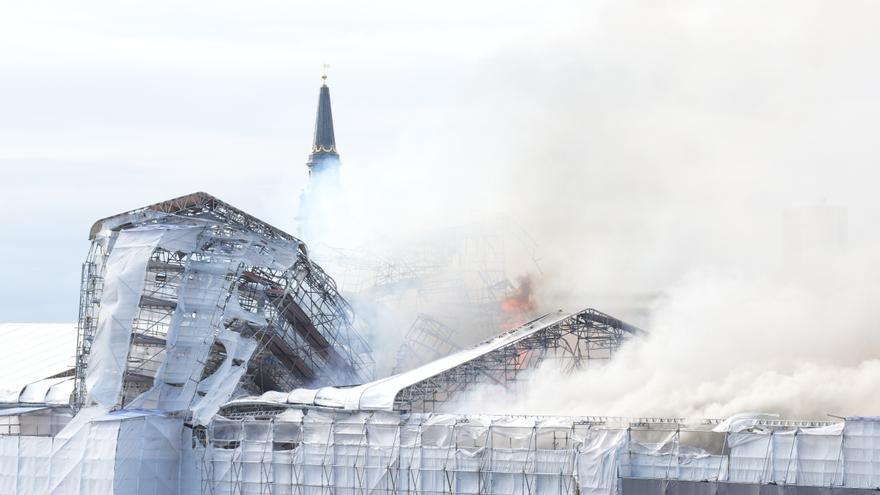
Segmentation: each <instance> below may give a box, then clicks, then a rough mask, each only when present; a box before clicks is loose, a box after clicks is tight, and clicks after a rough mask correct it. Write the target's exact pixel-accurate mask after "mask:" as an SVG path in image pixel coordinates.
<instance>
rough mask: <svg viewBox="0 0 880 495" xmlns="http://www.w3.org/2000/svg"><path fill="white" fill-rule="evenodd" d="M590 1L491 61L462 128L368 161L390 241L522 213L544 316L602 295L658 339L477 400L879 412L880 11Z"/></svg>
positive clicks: (636, 410) (573, 409) (361, 174)
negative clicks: (876, 188)
mask: <svg viewBox="0 0 880 495" xmlns="http://www.w3.org/2000/svg"><path fill="white" fill-rule="evenodd" d="M568 7H569V8H570V9H571V10H570V12H571V16H570V17H569V18H568V19H567V20H566V21H565V22H564V23H563V24H562V25H560V26H559V29H558V31H557V32H555V33H554V34H553V35H545V36H541V37H536V38H528V41H519V42H517V41H511V42H510V43H508V44H506V45H504V46H503V47H501V48H499V49H498V50H496V51H495V52H493V53H492V54H491V55H489V56H487V58H486V63H485V68H484V69H482V72H479V74H478V78H479V80H480V81H481V82H482V83H481V84H480V85H479V86H477V87H474V88H472V89H471V90H470V94H464V93H461V94H459V95H457V96H459V97H460V98H461V100H460V101H459V102H458V104H456V105H451V106H450V108H449V110H448V115H445V116H444V118H445V120H446V121H448V122H455V126H454V127H455V133H454V136H453V137H450V134H444V135H443V139H442V140H441V139H440V138H438V137H437V136H436V135H433V136H419V135H418V133H417V132H416V131H413V134H412V135H408V137H409V138H411V139H412V140H411V141H410V142H409V144H408V145H404V146H402V147H399V148H398V153H401V152H402V153H401V154H402V155H403V156H405V157H407V158H406V159H401V158H400V156H398V157H397V158H396V159H395V160H391V164H392V165H393V164H396V165H397V167H393V166H392V167H391V168H389V162H385V163H383V164H382V167H383V174H381V175H371V174H373V173H375V172H376V170H375V169H372V170H371V168H370V167H369V166H368V167H362V168H360V169H357V170H355V169H354V168H352V170H351V174H350V175H349V177H350V178H353V180H352V183H355V184H360V185H361V186H363V187H364V190H363V191H365V194H364V200H363V201H362V202H361V201H359V202H358V204H361V205H365V206H364V208H365V211H362V213H363V214H364V215H365V216H366V220H362V221H360V222H359V225H360V226H361V227H363V226H364V225H371V226H372V227H371V228H368V229H366V230H367V231H368V232H371V233H372V234H371V235H373V236H376V235H378V234H377V233H379V232H395V233H396V234H398V235H400V234H401V233H412V232H417V231H422V230H424V229H426V228H428V226H436V225H450V224H455V223H456V222H463V221H466V220H467V219H472V218H474V217H492V216H499V215H500V216H501V217H505V218H510V219H515V220H516V222H518V224H520V225H522V226H523V227H524V229H525V230H526V231H527V232H529V234H530V235H531V237H532V238H534V239H535V240H536V243H537V245H538V249H537V258H538V260H537V265H538V266H539V267H540V269H539V270H536V269H535V266H534V265H533V264H532V261H533V260H528V259H526V258H524V257H520V258H517V257H516V256H511V255H508V256H507V260H506V261H507V267H508V272H509V273H510V275H511V276H515V275H518V274H525V273H529V274H531V276H532V277H533V279H534V285H533V289H534V293H532V294H530V302H529V304H534V305H535V311H536V312H541V311H552V310H556V309H558V308H565V309H568V310H571V311H574V310H577V309H580V308H583V307H596V308H597V309H600V310H603V311H605V312H608V313H611V314H614V315H615V316H619V317H621V318H623V319H625V320H629V321H632V322H633V323H636V324H638V325H640V326H643V327H645V328H646V329H647V330H648V331H649V332H650V335H649V336H648V337H647V338H645V339H644V340H640V341H638V342H633V343H632V344H631V345H628V346H627V347H626V348H625V349H624V350H623V351H622V352H621V353H620V354H619V355H618V356H617V358H616V359H615V360H614V361H613V362H612V363H610V364H609V365H608V366H606V367H603V368H599V369H590V370H589V371H586V372H583V373H579V374H576V375H574V376H570V377H563V376H561V375H560V373H559V372H558V371H557V370H555V369H554V368H553V367H552V365H550V364H548V365H547V366H545V367H543V368H542V369H541V370H539V371H538V372H536V373H535V375H534V377H533V378H532V379H531V380H530V381H529V382H528V383H527V385H526V388H525V389H523V390H517V391H516V392H515V393H513V394H504V393H502V392H499V391H493V393H486V391H485V390H481V391H478V393H476V394H474V397H472V398H471V400H468V401H465V402H464V403H462V404H459V405H458V406H459V407H462V408H468V409H470V410H474V409H477V408H479V410H487V411H491V412H499V413H502V412H522V413H545V414H609V415H675V416H691V415H694V416H726V415H729V414H733V413H736V412H742V411H748V410H768V411H772V412H780V413H782V414H785V415H787V416H799V417H823V416H824V415H825V414H826V413H838V414H872V413H878V412H880V411H878V406H880V404H878V402H880V401H878V400H877V399H875V398H873V395H872V393H871V386H872V377H874V376H876V372H877V371H878V370H880V361H877V358H878V357H880V356H878V351H880V341H878V338H877V337H876V334H877V332H876V324H875V323H874V322H875V320H876V318H875V312H876V310H875V307H876V303H875V299H876V295H877V294H880V292H878V289H880V288H878V287H877V280H880V277H878V275H880V260H878V259H877V257H876V256H874V255H873V254H872V253H873V252H875V251H876V248H877V247H878V236H877V231H876V229H873V228H872V225H874V224H875V223H876V221H877V220H878V219H880V205H878V204H876V201H875V200H874V193H873V191H872V188H873V184H874V183H875V182H876V180H877V179H878V173H877V171H876V164H877V154H876V151H875V150H874V149H873V146H872V145H871V144H870V143H871V141H872V139H873V138H872V135H873V134H872V132H873V129H876V128H877V124H880V99H878V98H877V96H876V90H875V89H874V88H875V87H877V83H880V72H878V69H877V68H876V64H870V63H867V61H868V60H870V59H871V57H872V53H871V52H872V47H874V46H878V43H880V34H878V33H877V32H876V30H875V29H874V28H873V26H874V25H875V23H876V21H877V20H878V17H880V6H877V5H876V4H872V3H870V2H853V3H847V4H846V5H840V4H830V3H827V2H818V1H808V2H776V3H773V4H771V5H768V4H766V2H736V3H724V4H711V5H710V4H706V3H705V2H688V1H680V2H664V3H660V4H658V3H656V2H642V1H623V2H613V3H605V2H595V3H590V4H586V5H584V6H582V7H572V6H571V5H568ZM487 88H492V89H491V91H489V90H488V89H487ZM446 132H447V133H449V132H451V131H449V130H447V131H446ZM408 146H411V148H408ZM426 149H430V150H432V152H431V153H426V152H425V151H424V150H426ZM409 151H411V152H409ZM389 172H391V173H390V174H389ZM397 174H399V175H397ZM389 175H391V176H395V178H394V179H393V180H392V181H391V183H387V182H383V184H382V185H381V186H379V187H377V188H376V189H373V188H371V187H370V185H371V184H376V179H377V178H379V179H380V180H381V181H386V179H387V178H388V177H389ZM377 190H381V191H382V196H381V197H379V195H378V194H377V192H376V191H377ZM366 210H369V211H366ZM805 211H806V212H809V211H813V212H814V213H812V214H811V213H806V214H805V217H806V218H807V220H806V222H793V221H792V215H791V214H790V213H791V212H795V216H798V215H800V213H803V212H805ZM373 227H375V228H373ZM792 230H794V231H796V232H800V233H803V232H813V233H815V232H819V234H818V235H813V236H811V235H797V234H796V235H789V234H790V231H792ZM485 397H500V399H499V400H497V401H493V402H491V403H486V402H485V399H484V398H485Z"/></svg>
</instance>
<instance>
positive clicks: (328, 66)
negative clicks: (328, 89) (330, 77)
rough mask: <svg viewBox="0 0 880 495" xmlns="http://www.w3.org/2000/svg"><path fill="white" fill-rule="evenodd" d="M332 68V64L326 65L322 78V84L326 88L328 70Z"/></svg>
mask: <svg viewBox="0 0 880 495" xmlns="http://www.w3.org/2000/svg"><path fill="white" fill-rule="evenodd" d="M329 68H330V64H324V75H322V76H321V82H322V83H323V84H324V86H326V85H327V69H329Z"/></svg>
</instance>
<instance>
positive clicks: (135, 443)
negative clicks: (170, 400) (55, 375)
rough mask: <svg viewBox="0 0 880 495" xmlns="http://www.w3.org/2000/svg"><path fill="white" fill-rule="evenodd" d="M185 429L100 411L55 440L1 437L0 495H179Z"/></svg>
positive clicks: (154, 418)
mask: <svg viewBox="0 0 880 495" xmlns="http://www.w3.org/2000/svg"><path fill="white" fill-rule="evenodd" d="M182 424H183V423H182V420H181V419H179V418H173V417H167V416H163V415H160V414H154V413H149V412H140V413H135V412H124V413H112V414H107V415H105V414H103V411H102V410H100V409H96V410H87V411H85V412H84V413H83V414H82V416H79V417H77V420H75V421H74V422H72V423H71V424H70V427H69V428H67V429H65V430H64V431H62V432H61V433H60V434H58V435H56V436H55V437H49V436H46V437H35V436H0V495H42V494H53V495H68V494H71V495H72V494H77V495H79V494H90V495H91V494H113V493H117V494H133V495H137V494H143V495H160V494H175V493H178V486H179V473H180V466H181V463H180V458H181V455H180V450H181V448H180V446H181V428H182Z"/></svg>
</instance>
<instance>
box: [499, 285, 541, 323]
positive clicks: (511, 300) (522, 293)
mask: <svg viewBox="0 0 880 495" xmlns="http://www.w3.org/2000/svg"><path fill="white" fill-rule="evenodd" d="M516 282H517V286H516V287H515V288H514V290H513V293H512V294H510V295H509V296H507V297H506V298H504V299H503V300H502V301H501V310H502V311H504V312H505V313H507V314H508V315H509V317H508V318H507V320H506V321H505V322H504V323H503V324H502V327H503V328H504V329H505V330H509V329H512V328H516V327H518V326H520V325H522V324H523V323H525V322H526V321H527V318H528V317H529V316H530V314H531V312H532V311H533V310H534V309H535V301H534V286H533V283H532V278H531V277H530V276H529V275H522V276H520V277H518V278H517V279H516Z"/></svg>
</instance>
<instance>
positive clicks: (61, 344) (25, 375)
mask: <svg viewBox="0 0 880 495" xmlns="http://www.w3.org/2000/svg"><path fill="white" fill-rule="evenodd" d="M0 341H2V342H3V360H2V361H0V404H14V403H17V402H19V396H20V395H21V392H22V390H24V388H25V387H27V386H28V385H30V384H31V383H34V382H37V381H40V380H43V379H46V378H49V377H50V376H55V375H59V374H61V373H64V372H65V371H68V370H71V369H73V367H74V365H75V363H76V325H74V324H66V323H64V324H57V323H0ZM34 349H38V350H39V352H34Z"/></svg>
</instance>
